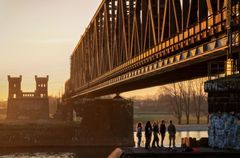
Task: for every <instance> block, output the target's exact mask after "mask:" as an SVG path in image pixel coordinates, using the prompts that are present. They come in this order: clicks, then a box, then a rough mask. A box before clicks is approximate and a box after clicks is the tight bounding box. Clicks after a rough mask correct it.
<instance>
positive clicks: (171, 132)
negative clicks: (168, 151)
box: [168, 120, 176, 148]
mask: <svg viewBox="0 0 240 158" xmlns="http://www.w3.org/2000/svg"><path fill="white" fill-rule="evenodd" d="M168 134H169V148H171V142H172V141H173V147H174V148H175V135H176V128H175V126H174V125H173V123H172V120H170V125H169V126H168Z"/></svg>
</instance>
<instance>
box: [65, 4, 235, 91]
mask: <svg viewBox="0 0 240 158" xmlns="http://www.w3.org/2000/svg"><path fill="white" fill-rule="evenodd" d="M182 2H183V3H181V0H104V1H103V2H102V3H101V5H100V7H99V8H98V10H97V12H96V14H95V15H94V17H93V19H92V21H91V22H90V24H89V26H88V27H87V29H86V31H85V33H84V34H83V36H82V37H81V39H80V41H79V43H78V45H77V46H76V48H75V50H74V52H73V54H72V56H71V75H70V80H69V81H68V82H67V83H66V92H69V93H72V92H77V91H79V92H80V91H83V90H85V89H88V88H90V87H94V86H96V85H100V84H101V83H103V82H106V81H108V80H111V79H113V78H116V77H118V76H120V75H122V74H124V73H125V71H124V70H126V69H128V68H129V67H131V68H132V69H137V68H139V67H143V66H144V65H146V64H149V62H152V61H151V60H148V58H154V60H159V59H161V60H162V59H165V58H168V57H169V56H172V55H175V54H178V53H180V52H182V51H183V50H185V49H189V48H191V47H195V46H196V45H197V44H198V45H199V44H203V43H205V42H206V41H209V39H210V38H213V37H214V38H216V37H218V36H223V35H221V34H222V33H223V32H224V31H226V18H227V12H226V6H227V0H183V1H182ZM235 3H239V2H237V1H233V4H235ZM235 10H238V12H239V5H238V7H235ZM141 61H143V62H141ZM145 61H146V62H145ZM139 63H141V64H139ZM133 65H135V66H133ZM121 72H122V73H121Z"/></svg>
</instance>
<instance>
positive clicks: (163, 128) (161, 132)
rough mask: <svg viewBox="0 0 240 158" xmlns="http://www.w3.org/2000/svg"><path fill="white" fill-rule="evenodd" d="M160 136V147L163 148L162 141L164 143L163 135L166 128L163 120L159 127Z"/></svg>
mask: <svg viewBox="0 0 240 158" xmlns="http://www.w3.org/2000/svg"><path fill="white" fill-rule="evenodd" d="M160 134H161V147H164V146H163V141H164V138H165V134H166V126H165V121H164V120H162V123H161V125H160Z"/></svg>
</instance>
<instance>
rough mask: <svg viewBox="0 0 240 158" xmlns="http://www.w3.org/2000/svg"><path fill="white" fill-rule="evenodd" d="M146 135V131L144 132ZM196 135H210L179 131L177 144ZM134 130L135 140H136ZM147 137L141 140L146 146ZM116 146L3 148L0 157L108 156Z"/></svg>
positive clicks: (95, 157)
mask: <svg viewBox="0 0 240 158" xmlns="http://www.w3.org/2000/svg"><path fill="white" fill-rule="evenodd" d="M143 136H144V133H143ZM185 137H194V138H196V139H197V140H198V139H200V138H202V137H208V132H207V131H178V132H177V134H176V146H177V147H179V146H181V138H185ZM136 140H137V138H136V133H135V132H134V141H135V142H136ZM144 142H145V139H144V137H143V140H142V142H141V146H142V147H143V146H144ZM168 144H169V141H168V134H166V137H165V141H164V146H165V147H168ZM115 148H116V147H84V148H44V149H43V148H37V149H32V148H31V149H14V150H12V151H9V150H4V149H1V151H0V158H106V157H107V156H108V155H109V154H110V153H111V152H112V151H113V150H114V149H115Z"/></svg>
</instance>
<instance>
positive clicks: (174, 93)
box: [163, 83, 183, 124]
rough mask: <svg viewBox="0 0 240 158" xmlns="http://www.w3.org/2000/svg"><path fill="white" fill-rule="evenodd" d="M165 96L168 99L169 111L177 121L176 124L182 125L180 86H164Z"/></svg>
mask: <svg viewBox="0 0 240 158" xmlns="http://www.w3.org/2000/svg"><path fill="white" fill-rule="evenodd" d="M163 89H164V93H165V96H166V97H168V101H169V103H170V105H171V110H172V112H173V115H174V116H175V117H176V118H177V119H178V124H181V123H182V111H183V110H182V104H183V99H182V94H181V93H182V90H181V84H180V83H178V84H176V83H174V84H172V85H170V86H165V87H164V88H163Z"/></svg>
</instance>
